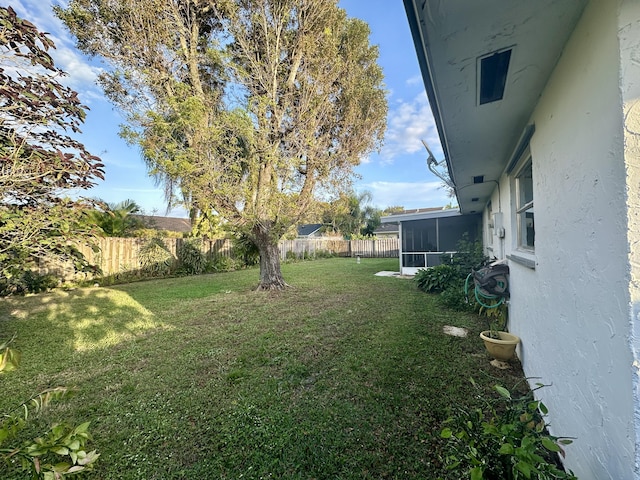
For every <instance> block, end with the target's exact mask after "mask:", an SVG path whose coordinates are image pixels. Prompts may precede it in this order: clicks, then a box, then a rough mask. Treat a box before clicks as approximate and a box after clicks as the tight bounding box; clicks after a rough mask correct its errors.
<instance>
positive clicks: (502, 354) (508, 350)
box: [480, 300, 520, 362]
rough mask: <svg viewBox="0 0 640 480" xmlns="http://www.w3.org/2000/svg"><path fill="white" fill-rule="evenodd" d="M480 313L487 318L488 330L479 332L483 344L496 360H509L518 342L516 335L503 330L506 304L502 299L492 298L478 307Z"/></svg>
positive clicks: (505, 321)
mask: <svg viewBox="0 0 640 480" xmlns="http://www.w3.org/2000/svg"><path fill="white" fill-rule="evenodd" d="M480 315H483V316H484V317H485V318H486V319H487V323H488V325H489V329H488V330H484V331H483V332H481V333H480V338H481V339H482V341H483V342H484V346H485V348H486V349H487V351H488V352H489V355H491V356H492V357H493V358H495V359H496V360H500V361H503V362H505V361H507V360H511V359H512V358H513V356H514V355H515V351H516V347H517V346H518V343H520V338H519V337H518V336H517V335H514V334H512V333H509V332H507V331H506V330H505V328H506V324H507V305H506V304H505V303H504V302H503V301H499V300H494V301H493V302H492V303H490V304H488V305H486V306H485V305H483V306H481V307H480Z"/></svg>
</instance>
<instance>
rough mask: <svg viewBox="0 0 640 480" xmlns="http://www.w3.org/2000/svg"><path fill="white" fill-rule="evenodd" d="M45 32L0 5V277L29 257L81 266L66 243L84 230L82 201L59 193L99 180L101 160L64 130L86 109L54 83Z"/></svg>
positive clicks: (73, 127)
mask: <svg viewBox="0 0 640 480" xmlns="http://www.w3.org/2000/svg"><path fill="white" fill-rule="evenodd" d="M52 48H55V46H54V44H53V41H52V40H51V39H50V38H49V37H48V36H47V34H45V33H42V32H39V31H38V29H37V28H36V26H34V25H33V24H32V23H30V22H28V21H26V20H23V19H21V18H19V17H17V15H16V13H15V11H14V10H13V9H12V8H11V7H6V8H5V7H1V8H0V65H1V66H0V199H1V200H0V202H1V203H0V262H1V263H2V269H1V271H0V279H7V278H10V277H12V276H14V275H15V274H16V270H24V269H25V266H26V267H27V268H28V262H29V261H31V260H33V259H34V258H43V257H46V256H50V255H53V256H57V257H61V258H65V259H73V260H75V261H76V263H77V264H78V265H80V264H83V265H86V264H85V263H84V262H83V259H82V257H81V256H80V255H79V253H78V251H77V249H74V248H73V247H70V246H68V245H67V242H68V240H71V239H76V240H77V239H78V238H79V237H82V235H83V233H84V234H86V233H88V232H86V231H84V230H83V229H82V228H80V226H79V224H78V217H79V215H80V214H79V210H80V207H81V206H82V204H81V202H78V201H71V200H68V199H65V198H63V194H64V193H65V192H68V191H69V190H72V189H73V190H76V189H88V188H90V187H91V186H93V185H94V184H95V183H96V182H97V181H98V180H102V179H103V178H104V169H103V165H102V163H100V159H99V158H98V157H96V156H94V155H91V154H90V153H89V152H88V151H87V150H86V149H85V147H84V145H82V144H81V143H80V142H78V141H77V140H74V139H73V138H71V137H70V136H69V135H68V133H78V132H80V125H81V123H82V122H83V121H84V118H85V115H86V109H87V107H85V106H83V105H82V104H81V102H80V100H79V99H78V95H77V93H76V92H75V91H73V90H72V89H70V88H69V87H66V86H64V85H63V84H62V83H60V80H61V77H62V76H64V72H62V71H61V70H60V69H58V68H56V67H55V65H54V63H53V60H52V59H51V56H50V55H49V51H50V49H52Z"/></svg>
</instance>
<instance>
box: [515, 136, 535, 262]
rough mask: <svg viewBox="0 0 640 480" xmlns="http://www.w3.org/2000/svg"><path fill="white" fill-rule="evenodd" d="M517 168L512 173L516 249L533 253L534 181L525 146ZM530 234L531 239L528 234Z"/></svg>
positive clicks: (531, 158)
mask: <svg viewBox="0 0 640 480" xmlns="http://www.w3.org/2000/svg"><path fill="white" fill-rule="evenodd" d="M518 163H519V165H518V168H517V169H516V170H515V172H514V175H513V183H514V193H515V202H514V203H515V208H514V217H515V218H514V222H515V225H516V235H515V239H516V245H515V246H516V249H517V250H520V251H523V252H527V253H535V215H534V201H535V195H534V188H533V185H534V182H533V157H532V155H531V150H530V149H529V148H527V149H526V150H525V151H524V152H523V154H522V156H521V159H520V161H519V162H518ZM527 171H530V172H531V178H530V180H527V182H530V185H528V186H527V187H524V186H523V185H524V180H523V179H524V178H527V177H525V174H526V173H527ZM528 213H530V214H531V217H530V219H531V227H530V228H531V232H529V227H528V225H527V224H528V223H529V217H528V216H527V214H528ZM530 235H531V240H529V236H530Z"/></svg>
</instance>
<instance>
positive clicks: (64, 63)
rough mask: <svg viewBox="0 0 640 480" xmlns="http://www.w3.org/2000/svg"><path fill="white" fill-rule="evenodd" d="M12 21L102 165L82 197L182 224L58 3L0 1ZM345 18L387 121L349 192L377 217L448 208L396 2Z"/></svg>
mask: <svg viewBox="0 0 640 480" xmlns="http://www.w3.org/2000/svg"><path fill="white" fill-rule="evenodd" d="M0 4H4V5H11V6H12V7H13V8H14V10H15V11H16V13H17V14H18V16H20V17H22V18H25V19H27V20H29V21H30V22H32V23H34V24H35V25H36V26H37V27H38V28H39V29H40V30H42V31H46V32H48V33H49V34H50V37H51V39H52V40H53V41H54V42H55V44H56V47H57V48H56V50H55V51H53V52H52V53H51V55H52V57H53V59H54V62H55V64H56V66H57V67H58V68H61V69H62V70H64V71H65V72H67V73H68V74H69V76H68V77H67V78H66V79H65V80H64V83H66V84H68V85H69V86H70V87H71V88H73V89H74V90H76V91H77V92H78V94H79V97H80V99H81V101H82V102H83V103H84V104H85V105H87V106H88V107H89V108H90V110H89V112H88V113H87V118H86V120H85V123H84V125H83V126H82V133H81V134H80V135H74V138H76V139H77V140H79V141H80V142H82V143H83V144H84V145H85V147H86V148H87V150H88V151H89V152H91V153H92V154H94V155H98V156H99V157H100V158H101V159H102V161H103V163H104V164H105V180H104V182H100V183H99V184H98V185H97V186H95V187H94V188H92V189H91V190H88V191H84V192H82V195H83V196H88V197H96V198H100V199H102V200H105V201H107V202H109V203H118V202H121V201H124V200H127V199H132V200H134V201H135V202H136V203H137V204H138V205H140V206H141V207H142V209H143V211H144V213H146V214H148V215H151V214H153V215H165V214H167V215H172V216H186V212H185V211H184V210H182V209H174V210H172V211H167V209H166V207H167V202H166V200H165V197H164V189H163V187H162V185H156V183H155V182H154V180H153V179H152V178H151V177H149V175H148V174H147V168H146V165H145V164H144V161H143V160H142V158H141V156H140V153H139V150H138V149H137V148H136V147H133V146H129V145H127V144H126V143H125V141H124V140H122V139H121V138H120V137H119V135H118V131H119V128H120V125H121V124H122V123H123V122H124V119H123V117H122V116H121V115H120V114H119V113H118V111H117V110H115V109H114V107H113V106H112V104H111V103H109V102H108V100H106V99H105V98H104V96H103V95H102V92H101V90H100V87H98V86H97V85H96V83H95V79H96V77H97V75H98V74H99V73H100V71H101V69H103V68H105V67H106V66H105V65H104V64H102V63H101V62H100V61H99V60H97V59H90V58H88V57H86V56H84V55H83V54H82V53H81V52H80V51H78V50H77V49H76V48H75V42H74V39H73V38H72V37H71V36H70V35H69V33H68V32H67V31H66V29H65V27H64V26H63V25H62V23H61V22H60V21H59V20H58V19H57V18H55V16H54V15H53V12H52V6H53V5H65V2H64V0H13V1H12V2H7V1H6V0H2V2H1V3H0ZM339 5H340V7H342V8H344V9H345V10H346V12H347V15H348V16H350V17H356V18H360V19H362V20H364V21H365V22H367V23H368V24H369V28H370V30H371V36H370V43H371V44H373V45H377V46H378V48H379V53H380V57H379V60H378V62H379V64H380V66H381V67H382V69H383V71H384V75H385V85H386V89H387V91H388V95H387V100H388V104H389V113H388V116H387V130H386V134H385V140H384V146H383V147H382V149H381V150H380V152H375V153H373V154H371V155H369V156H368V157H367V158H365V159H363V161H362V162H361V164H360V165H359V166H358V167H356V169H355V173H356V174H357V175H358V178H357V179H356V180H355V183H354V186H355V189H356V190H357V191H358V193H362V192H364V191H368V192H370V193H371V196H372V201H371V204H372V205H373V206H375V207H377V208H381V209H384V208H386V207H389V206H398V205H401V206H403V207H405V208H406V209H413V208H423V207H439V206H444V205H447V204H449V203H450V202H451V201H452V199H450V198H448V197H447V192H446V190H445V189H444V188H443V187H442V182H441V181H440V180H439V179H438V178H437V177H435V176H434V175H433V174H432V173H431V172H429V170H427V165H426V159H427V153H426V151H425V149H424V146H423V145H422V143H421V139H424V140H425V141H426V142H427V143H428V145H429V147H430V148H431V150H432V151H433V153H434V155H435V157H436V159H437V160H438V161H440V160H441V159H442V158H443V154H442V148H441V146H440V143H439V139H438V134H437V131H436V127H435V123H434V120H433V116H432V114H431V110H430V108H429V103H428V101H427V96H426V93H425V89H424V84H423V82H422V77H421V74H420V68H419V66H418V60H417V57H416V53H415V48H414V46H413V41H412V38H411V32H410V30H409V24H408V22H407V17H406V14H405V10H404V6H403V3H402V1H401V0H339Z"/></svg>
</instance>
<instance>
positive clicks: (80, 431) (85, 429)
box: [73, 422, 91, 433]
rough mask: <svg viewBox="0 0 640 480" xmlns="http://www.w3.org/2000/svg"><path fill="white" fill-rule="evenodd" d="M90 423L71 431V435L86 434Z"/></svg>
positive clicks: (82, 424)
mask: <svg viewBox="0 0 640 480" xmlns="http://www.w3.org/2000/svg"><path fill="white" fill-rule="evenodd" d="M90 424H91V422H84V423H81V424H80V425H78V426H77V427H76V428H74V429H73V433H87V432H88V431H89V425H90Z"/></svg>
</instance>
